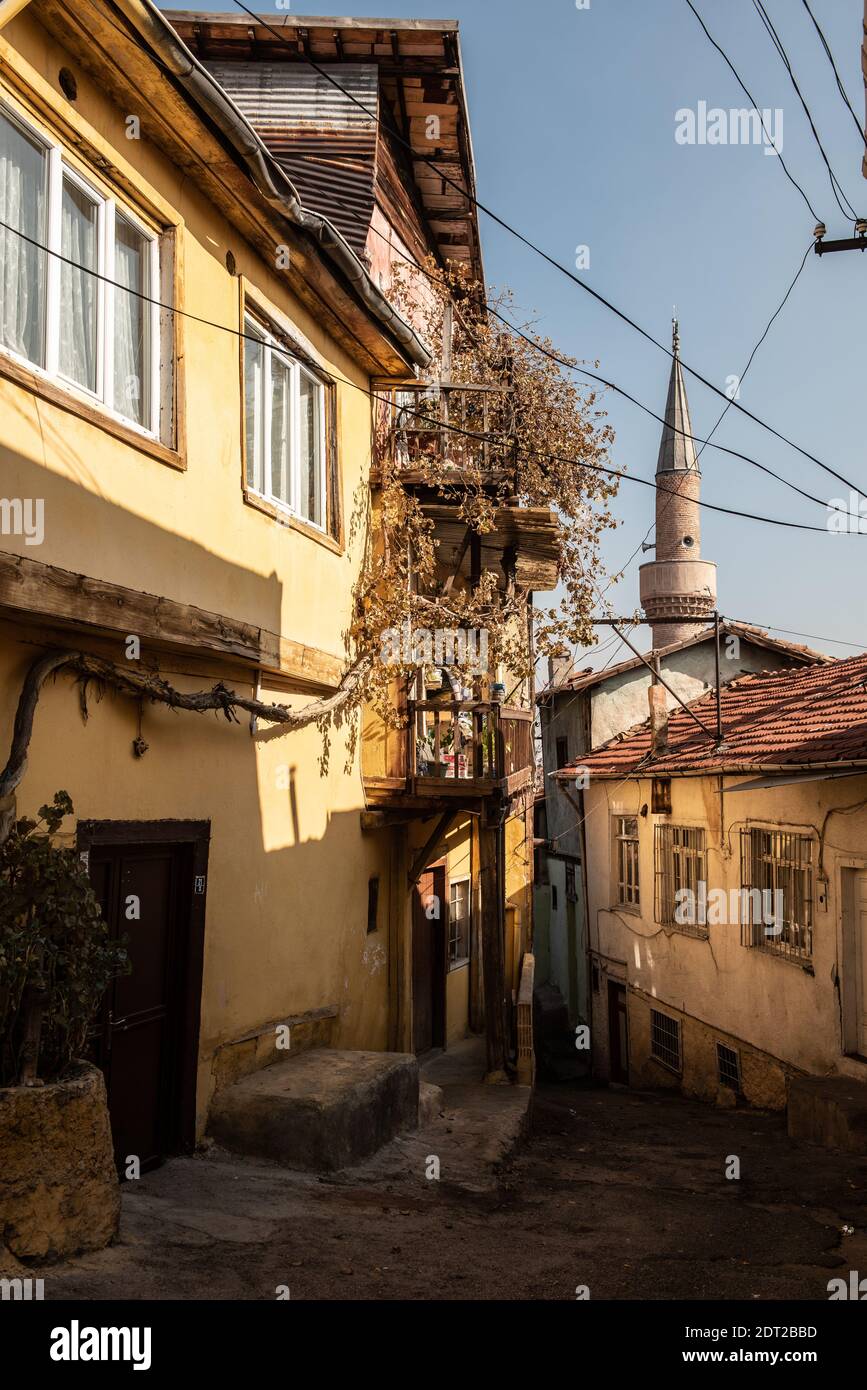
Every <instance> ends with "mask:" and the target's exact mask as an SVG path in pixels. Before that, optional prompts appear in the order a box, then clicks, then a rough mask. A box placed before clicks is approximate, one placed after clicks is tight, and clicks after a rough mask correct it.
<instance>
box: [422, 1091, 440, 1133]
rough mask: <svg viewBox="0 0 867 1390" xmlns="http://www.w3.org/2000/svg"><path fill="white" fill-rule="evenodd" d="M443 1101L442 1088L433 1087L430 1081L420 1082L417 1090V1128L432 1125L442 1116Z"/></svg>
mask: <svg viewBox="0 0 867 1390" xmlns="http://www.w3.org/2000/svg"><path fill="white" fill-rule="evenodd" d="M444 1104H445V1101H444V1099H443V1088H442V1086H434V1085H433V1083H432V1082H430V1081H420V1082H419V1088H418V1127H419V1129H424V1127H425V1125H430V1124H433V1122H434V1120H437V1119H439V1117H440V1115H441V1114H442V1110H443V1106H444Z"/></svg>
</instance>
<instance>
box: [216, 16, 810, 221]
mask: <svg viewBox="0 0 867 1390" xmlns="http://www.w3.org/2000/svg"><path fill="white" fill-rule="evenodd" d="M235 3H236V4H237V0H235ZM686 3H687V5H688V6H689V8H690V9H691V10H692V12H693V14H694V15H695V17H696V19H697V20H698V22H699V24H700V25H701V27H702V29H703V30H704V32H705V36H706V37H707V39H708V42H709V43H710V44H712V45H713V47H714V48H715V49H716V51H717V53H718V54H719V55H720V57H721V58H722V59H723V62H724V63H725V64H726V66H727V67H728V68H729V70H730V72H732V73H733V75H734V78H735V81H736V82H737V84H738V86H739V87H740V89H741V91H742V92H743V93H744V95H745V96H746V97H747V99H748V100H749V101H750V102H752V106H753V110H754V111H759V110H760V108H759V105H758V102H757V101H756V99H755V97H754V96H753V94H752V92H751V91H750V90H749V88H748V87H747V85H746V83H745V82H744V80H743V78H742V77H741V75H740V73H739V72H738V70H737V68H736V67H735V65H734V63H733V62H732V60H731V58H730V57H729V55H728V54H727V53H726V51H725V49H724V48H723V47H722V46H721V45H720V44H718V43H717V41H716V39H715V38H714V37H713V34H712V33H711V32H710V30H709V29H708V27H707V25H706V24H705V22H704V20H703V19H702V17H701V15H700V14H699V12H698V10H697V9H696V8H695V5H694V4H693V3H692V0H686ZM762 130H763V131H764V133H765V135H767V136H768V140H769V141H770V135H768V132H767V130H765V122H764V118H762ZM777 158H778V159H779V161H780V168H781V169H782V171H783V173H784V174H785V175H786V178H787V179H788V180H789V183H790V184H791V185H792V187H793V188H796V189H797V190H798V192H799V193H800V195H801V197H802V198H803V200H804V202H805V203H806V204H807V208H808V210H809V211H810V213H812V216H813V220H814V221H815V222H821V220H822V219H821V218H820V216H819V214H818V213H817V212H816V209H815V208H814V207H813V204H812V203H811V202H810V199H809V198H808V197H807V195H806V193H805V192H804V190H803V188H802V187H801V185H800V184H799V183H798V180H797V179H796V178H795V177H794V175H793V174H792V173H791V171H790V170H789V166H788V165H787V163H786V161H785V160H784V159H783V156H782V155H781V154H780V152H779V150H778V151H777Z"/></svg>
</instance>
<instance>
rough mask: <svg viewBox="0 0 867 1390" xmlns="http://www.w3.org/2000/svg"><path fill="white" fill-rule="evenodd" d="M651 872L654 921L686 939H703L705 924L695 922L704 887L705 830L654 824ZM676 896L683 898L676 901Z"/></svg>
mask: <svg viewBox="0 0 867 1390" xmlns="http://www.w3.org/2000/svg"><path fill="white" fill-rule="evenodd" d="M654 869H655V874H654V877H655V881H656V903H655V915H656V920H657V922H660V923H661V924H662V925H663V926H668V927H676V928H677V930H678V931H682V932H684V933H685V934H686V935H687V936H699V937H706V936H707V934H708V933H707V924H706V923H700V922H698V921H697V920H696V915H697V906H698V894H699V884H700V883H704V884H707V851H706V848H705V832H704V829H703V828H701V827H696V826H689V825H657V826H656V829H655V831H654ZM684 890H688V891H689V893H690V894H691V895H692V896H691V898H687V897H686V896H685V891H684ZM678 893H680V894H682V895H683V896H681V897H680V898H678V896H677V895H678ZM678 907H679V909H680V910H679V911H678ZM690 913H691V917H692V920H690Z"/></svg>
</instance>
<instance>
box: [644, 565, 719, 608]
mask: <svg viewBox="0 0 867 1390" xmlns="http://www.w3.org/2000/svg"><path fill="white" fill-rule="evenodd" d="M638 574H639V593H640V596H641V606H642V608H643V609H644V615H645V617H646V618H647V619H648V620H649V621H651V622H653V621H657V622H658V621H660V620H666V619H673V620H676V619H678V618H681V617H683V618H690V617H697V618H700V617H704V616H705V615H706V614H709V613H712V612H713V611H714V609H715V608H716V565H715V564H713V562H712V561H710V560H652V561H651V562H650V563H649V564H646V565H642V566H641V568H640V570H639V572H638Z"/></svg>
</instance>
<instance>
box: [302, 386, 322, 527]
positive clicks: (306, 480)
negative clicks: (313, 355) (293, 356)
mask: <svg viewBox="0 0 867 1390" xmlns="http://www.w3.org/2000/svg"><path fill="white" fill-rule="evenodd" d="M321 390H322V387H321V386H320V385H319V383H318V382H316V381H314V380H313V379H312V377H309V376H308V375H307V373H306V372H301V390H300V402H299V423H300V434H301V441H300V451H301V484H300V488H299V493H300V495H299V498H298V508H299V510H300V512H301V515H302V516H304V517H306V518H307V520H308V521H313V522H315V523H316V525H317V526H321V524H322V498H321V482H320V475H321V456H320V450H321V447H322V441H321V438H320V419H321V417H320V413H319V406H320V392H321Z"/></svg>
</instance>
